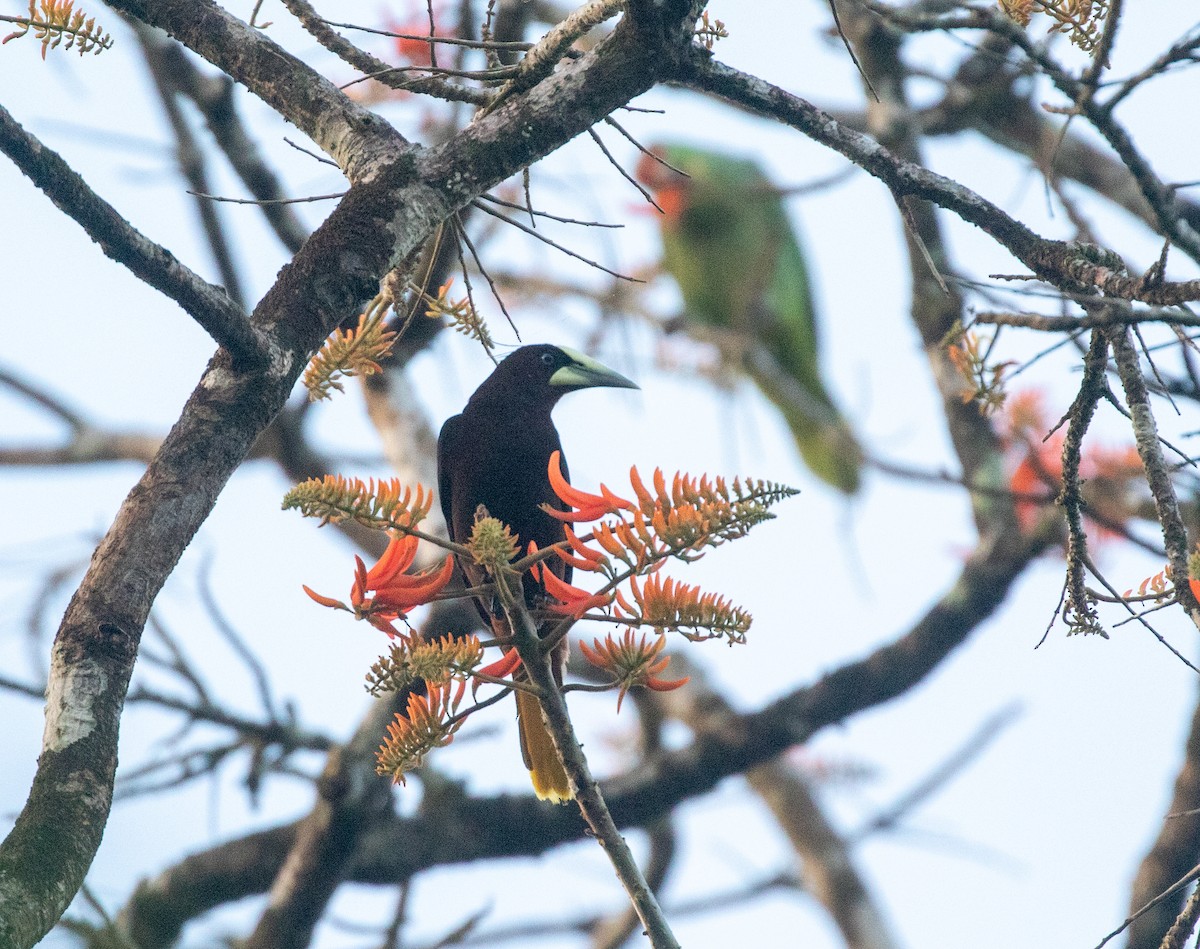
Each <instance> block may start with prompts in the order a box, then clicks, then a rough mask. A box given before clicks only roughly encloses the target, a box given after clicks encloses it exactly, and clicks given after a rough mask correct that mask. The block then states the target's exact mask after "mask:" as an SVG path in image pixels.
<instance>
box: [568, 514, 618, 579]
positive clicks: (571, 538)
mask: <svg viewBox="0 0 1200 949" xmlns="http://www.w3.org/2000/svg"><path fill="white" fill-rule="evenodd" d="M563 532H564V533H565V534H566V535H567V543H568V544H570V545H571V549H572V550H573V551H575V553H577V554H579V556H581V557H582V558H583V559H584V560H589V561H591V562H592V563H593V564H597V565H599V564H602V563H604V561H605V560H606V559H607V558H606V557H605V556H604V554H602V553H600V551H598V550H592V548H591V547H589V546H588V545H587V544H585V543H584V542H583V541H581V540H580V539H579V535H578V534H576V533H575V532H574V531H573V530H571V528H570V527H568V526H567V525H565V524H564V525H563ZM592 569H595V568H594V567H593V568H592Z"/></svg>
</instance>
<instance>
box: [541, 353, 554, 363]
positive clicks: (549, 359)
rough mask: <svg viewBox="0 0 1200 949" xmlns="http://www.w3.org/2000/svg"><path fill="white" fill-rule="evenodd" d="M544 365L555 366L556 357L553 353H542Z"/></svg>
mask: <svg viewBox="0 0 1200 949" xmlns="http://www.w3.org/2000/svg"><path fill="white" fill-rule="evenodd" d="M542 365H543V366H553V365H554V355H553V354H552V353H542Z"/></svg>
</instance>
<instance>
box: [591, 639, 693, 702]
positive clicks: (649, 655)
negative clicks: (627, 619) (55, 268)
mask: <svg viewBox="0 0 1200 949" xmlns="http://www.w3.org/2000/svg"><path fill="white" fill-rule="evenodd" d="M592 643H593V645H591V646H589V645H588V644H587V643H586V642H580V644H579V648H580V650H581V651H582V652H583V655H584V658H585V659H587V661H588V662H590V663H591V664H592V665H593V666H596V667H598V668H600V669H604V670H605V671H607V672H611V673H612V674H613V675H614V676H615V677H616V680H617V682H618V683H619V684H620V686H621V691H620V694H619V695H618V696H617V711H618V712H620V711H621V703H622V702H623V701H625V693H626V692H628V691H629V690H630V689H631V688H633V687H634V686H636V685H641V686H645V687H646V688H647V689H653V690H654V691H655V692H670V691H671V690H672V689H678V688H679V687H680V686H681V685H685V684H686V683H687V682H688V680H689V679H690V678H691V676H684V677H683V678H682V679H660V678H658V673H660V672H662V671H663V670H664V669H666V667H667V664H668V663H669V662H670V661H671V657H670V656H663V657H662V658H661V659H660V658H658V654H659V653H660V652H662V651H663V647H664V646H666V644H667V638H666V637H665V636H659V637H658V639H657V640H656V641H655V642H654V643H653V644H651V643H648V642H647V641H646V637H645V636H644V635H643V636H642V637H641V639H640V640H635V639H634V638H633V630H626V631H625V635H624V636H623V637H622V638H621V640H620V641H619V642H618V641H617V640H615V639H613V637H612V634H611V633H610V634H609V635H608V637H607V638H606V639H605V640H604V642H601V641H600V640H599V639H594V640H592Z"/></svg>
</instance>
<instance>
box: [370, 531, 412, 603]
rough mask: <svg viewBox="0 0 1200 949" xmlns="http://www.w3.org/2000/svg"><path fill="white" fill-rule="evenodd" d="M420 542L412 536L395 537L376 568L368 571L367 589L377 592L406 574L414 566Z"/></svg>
mask: <svg viewBox="0 0 1200 949" xmlns="http://www.w3.org/2000/svg"><path fill="white" fill-rule="evenodd" d="M418 543H419V541H418V540H417V538H416V537H413V536H412V535H411V534H405V535H400V536H393V537H392V539H391V540H390V541H389V542H388V545H387V550H385V551H384V552H383V556H382V557H380V558H379V560H378V561H377V562H376V564H375V566H373V567H372V568H371V569H370V570H368V571H367V578H366V584H365V588H366V589H368V590H376V589H378V588H379V587H381V586H387V584H388V583H389V581H391V580H392V579H394V578H395V577H397V576H399V575H401V574H403V573H404V571H405V570H407V569H408V568H409V567H411V566H412V562H413V560H414V559H415V558H416V556H417V544H418Z"/></svg>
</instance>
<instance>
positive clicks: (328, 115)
mask: <svg viewBox="0 0 1200 949" xmlns="http://www.w3.org/2000/svg"><path fill="white" fill-rule="evenodd" d="M110 6H112V7H114V8H115V9H117V10H120V11H121V12H122V13H126V14H128V15H129V16H132V17H134V18H136V19H138V20H140V21H142V22H143V23H147V24H149V25H150V26H157V27H158V28H159V29H162V30H165V31H166V32H167V33H169V34H170V35H171V36H173V37H175V39H177V40H179V42H181V43H182V44H183V45H184V46H186V47H187V48H188V49H190V50H192V51H193V52H196V53H199V54H200V55H201V56H202V57H204V58H205V59H207V60H208V61H209V62H210V63H212V64H213V65H214V66H216V67H217V68H218V69H221V70H222V71H224V72H226V73H228V74H229V75H230V76H232V77H233V78H234V79H235V80H237V81H238V82H240V83H242V84H243V85H244V86H246V88H247V89H249V90H250V91H251V92H253V93H254V94H255V95H256V96H258V97H259V98H260V99H262V100H263V101H264V102H265V103H266V104H267V105H269V106H270V107H271V108H272V109H274V110H275V111H276V112H278V113H279V114H280V115H282V116H283V117H284V118H285V119H287V120H288V121H289V122H291V123H292V124H293V125H295V126H296V127H297V128H299V129H300V130H301V131H302V132H304V133H305V134H306V135H307V136H308V137H309V138H311V139H312V140H313V141H314V142H316V144H317V146H318V147H319V148H320V149H321V150H322V151H324V152H325V154H327V155H328V156H329V157H330V158H332V159H333V160H334V161H336V162H337V163H338V167H340V168H341V169H342V172H343V173H344V174H345V175H346V177H347V178H349V179H350V181H351V182H357V181H359V180H360V179H361V178H362V176H363V175H365V174H368V173H371V172H373V171H377V170H378V168H379V163H380V162H382V161H386V160H387V159H388V158H389V157H394V156H395V152H396V151H397V149H402V148H403V147H404V145H405V144H406V143H405V142H404V140H403V139H402V138H401V137H400V136H399V134H398V133H397V132H396V131H395V130H394V129H393V128H392V127H391V126H390V125H388V124H387V122H385V121H384V120H383V119H382V118H380V117H379V116H377V115H375V113H373V112H371V111H370V110H368V109H366V108H364V107H363V106H361V105H359V104H358V103H356V102H354V101H353V100H352V99H350V98H348V97H347V96H346V95H345V94H343V93H342V92H341V91H340V90H339V89H338V88H337V87H336V86H335V85H334V84H333V83H331V82H330V81H329V80H328V79H326V78H325V77H324V76H322V75H320V73H318V72H316V71H315V70H314V69H312V68H311V67H309V66H308V65H306V64H305V63H303V62H301V61H300V60H299V59H297V58H296V57H295V56H293V55H292V54H291V53H289V52H287V51H286V50H284V49H283V48H281V47H280V46H279V45H278V44H276V43H275V42H273V41H272V40H271V39H270V38H268V36H267V35H266V34H265V33H263V32H262V31H261V30H256V29H253V28H251V27H250V26H248V25H247V24H245V23H243V22H242V21H241V20H239V19H237V17H234V16H232V15H230V14H229V13H227V12H226V11H225V10H223V9H222V8H221V7H219V6H218V5H217V4H216V3H214V2H213V0H154V2H150V0H113V2H112V3H111V4H110Z"/></svg>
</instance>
